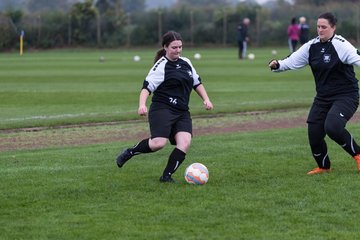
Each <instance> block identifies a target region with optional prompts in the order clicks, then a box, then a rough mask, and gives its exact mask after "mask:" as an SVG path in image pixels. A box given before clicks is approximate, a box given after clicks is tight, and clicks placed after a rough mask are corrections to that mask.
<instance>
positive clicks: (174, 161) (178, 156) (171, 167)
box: [163, 148, 186, 176]
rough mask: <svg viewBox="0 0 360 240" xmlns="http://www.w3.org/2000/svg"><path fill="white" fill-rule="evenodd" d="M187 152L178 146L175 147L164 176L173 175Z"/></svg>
mask: <svg viewBox="0 0 360 240" xmlns="http://www.w3.org/2000/svg"><path fill="white" fill-rule="evenodd" d="M185 156H186V153H184V152H183V151H181V150H180V149H178V148H174V150H173V151H172V152H171V154H170V156H169V160H168V163H167V165H166V167H165V169H164V172H163V176H171V175H172V174H173V173H174V172H175V171H176V169H178V167H179V166H180V164H181V163H182V162H183V161H184V160H185Z"/></svg>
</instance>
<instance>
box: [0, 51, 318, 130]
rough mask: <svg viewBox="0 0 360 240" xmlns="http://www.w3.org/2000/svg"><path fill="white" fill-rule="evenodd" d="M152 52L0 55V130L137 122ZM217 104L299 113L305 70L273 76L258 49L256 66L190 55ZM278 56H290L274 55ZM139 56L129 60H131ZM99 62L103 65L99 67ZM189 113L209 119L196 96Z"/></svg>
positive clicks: (305, 96)
mask: <svg viewBox="0 0 360 240" xmlns="http://www.w3.org/2000/svg"><path fill="white" fill-rule="evenodd" d="M154 52H155V51H154V50H148V49H139V50H135V51H126V50H112V51H109V50H103V51H100V50H99V51H98V52H94V51H86V50H84V51H78V50H77V51H75V50H74V51H69V50H63V51H49V52H32V53H26V54H25V55H23V56H22V57H20V56H19V55H18V54H14V53H12V54H4V53H3V54H2V56H1V59H0V112H1V115H0V129H4V128H17V127H25V126H43V125H54V124H69V123H80V122H89V121H113V120H124V119H137V114H136V111H137V105H138V94H139V91H140V89H141V87H142V82H143V80H144V78H145V76H146V75H147V73H148V71H149V69H150V68H151V66H152V62H153V57H154ZM195 52H200V53H201V54H202V59H201V60H200V61H194V65H195V67H196V68H197V71H198V72H199V74H200V75H201V77H202V79H203V82H204V84H205V86H206V88H207V90H208V92H209V94H210V95H211V98H212V101H213V102H214V104H215V109H214V113H223V112H239V111H249V110H250V111H253V110H259V109H278V108H287V107H304V106H306V107H307V106H308V105H309V104H310V103H311V100H312V97H313V96H314V83H313V79H312V77H311V75H310V70H309V69H308V68H306V69H302V70H299V71H296V72H292V73H290V72H289V73H282V74H275V73H271V72H270V71H269V70H268V68H267V64H268V62H269V60H270V59H272V58H273V56H272V55H271V49H256V50H254V51H252V52H254V53H255V55H256V59H255V60H254V61H239V60H237V58H236V56H237V50H236V49H213V50H203V49H190V50H186V49H185V50H184V55H185V56H188V57H189V58H192V56H193V54H194V53H195ZM278 52H279V54H278V57H280V56H281V57H283V56H286V55H287V54H288V50H287V49H280V50H278ZM134 55H139V56H141V58H142V59H141V61H140V62H134V61H133V60H132V59H133V56H134ZM101 56H103V57H104V58H105V61H104V62H99V58H100V57H101ZM191 109H192V112H193V114H206V113H207V112H204V111H203V107H202V104H201V101H199V98H198V97H197V96H193V97H192V102H191Z"/></svg>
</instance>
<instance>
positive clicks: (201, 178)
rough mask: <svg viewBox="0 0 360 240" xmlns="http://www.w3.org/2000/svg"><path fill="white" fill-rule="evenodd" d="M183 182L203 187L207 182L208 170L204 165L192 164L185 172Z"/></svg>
mask: <svg viewBox="0 0 360 240" xmlns="http://www.w3.org/2000/svg"><path fill="white" fill-rule="evenodd" d="M185 180H186V182H188V183H190V184H195V185H204V184H205V183H207V182H208V180H209V170H208V169H207V167H206V166H205V165H204V164H201V163H192V164H190V165H189V166H188V167H187V168H186V170H185Z"/></svg>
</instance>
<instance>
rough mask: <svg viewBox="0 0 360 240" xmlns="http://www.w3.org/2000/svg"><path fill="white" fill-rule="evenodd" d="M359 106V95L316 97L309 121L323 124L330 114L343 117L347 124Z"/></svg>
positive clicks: (342, 119)
mask: <svg viewBox="0 0 360 240" xmlns="http://www.w3.org/2000/svg"><path fill="white" fill-rule="evenodd" d="M358 106H359V99H358V98H357V97H348V96H344V97H338V98H336V99H333V100H321V99H315V101H314V103H313V105H312V106H311V109H310V112H309V116H308V119H307V123H315V124H323V123H324V122H325V120H326V117H327V116H328V115H333V116H336V117H338V118H339V119H341V121H343V122H344V124H346V123H347V122H348V121H349V120H350V118H351V117H352V116H353V115H354V113H355V112H356V110H357V108H358Z"/></svg>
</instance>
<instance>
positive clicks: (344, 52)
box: [333, 35, 360, 67]
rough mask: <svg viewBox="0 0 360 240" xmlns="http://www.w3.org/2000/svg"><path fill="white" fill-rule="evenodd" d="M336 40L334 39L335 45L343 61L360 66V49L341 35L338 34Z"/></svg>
mask: <svg viewBox="0 0 360 240" xmlns="http://www.w3.org/2000/svg"><path fill="white" fill-rule="evenodd" d="M334 40H336V41H333V45H334V47H335V49H336V52H337V54H338V56H339V59H340V60H341V62H343V63H345V64H349V65H356V66H358V67H360V53H359V51H358V50H357V49H356V48H355V47H354V46H353V45H352V44H351V43H350V42H348V41H347V40H346V39H345V38H343V37H342V36H340V35H336V38H335V39H334Z"/></svg>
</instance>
